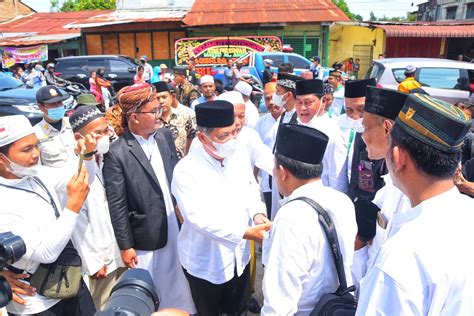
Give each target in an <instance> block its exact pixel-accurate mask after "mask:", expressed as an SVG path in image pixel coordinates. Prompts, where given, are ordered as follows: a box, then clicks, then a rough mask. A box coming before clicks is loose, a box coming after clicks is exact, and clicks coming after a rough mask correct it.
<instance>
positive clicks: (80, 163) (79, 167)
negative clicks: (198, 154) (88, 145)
mask: <svg viewBox="0 0 474 316" xmlns="http://www.w3.org/2000/svg"><path fill="white" fill-rule="evenodd" d="M83 162H84V151H81V153H80V154H79V166H77V175H79V174H80V173H81V169H82V163H83Z"/></svg>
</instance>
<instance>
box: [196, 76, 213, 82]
mask: <svg viewBox="0 0 474 316" xmlns="http://www.w3.org/2000/svg"><path fill="white" fill-rule="evenodd" d="M205 83H212V84H214V77H213V76H210V75H205V76H202V77H201V80H199V84H205Z"/></svg>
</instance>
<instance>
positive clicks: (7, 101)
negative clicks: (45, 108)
mask: <svg viewBox="0 0 474 316" xmlns="http://www.w3.org/2000/svg"><path fill="white" fill-rule="evenodd" d="M38 89H39V88H28V87H27V86H26V85H25V84H24V83H23V82H22V81H20V80H18V79H16V78H13V77H12V76H10V75H8V74H5V73H3V72H0V116H7V115H17V114H21V115H24V116H26V117H27V118H28V119H29V120H30V122H31V124H36V123H38V122H39V121H41V119H42V118H43V113H42V112H41V111H40V109H39V108H38V105H37V104H36V91H38Z"/></svg>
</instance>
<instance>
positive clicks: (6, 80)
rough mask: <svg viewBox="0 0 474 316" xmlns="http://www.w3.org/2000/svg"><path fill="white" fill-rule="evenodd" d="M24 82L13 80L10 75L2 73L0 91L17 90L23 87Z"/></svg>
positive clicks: (0, 73)
mask: <svg viewBox="0 0 474 316" xmlns="http://www.w3.org/2000/svg"><path fill="white" fill-rule="evenodd" d="M22 85H23V82H21V81H20V80H18V79H16V78H13V77H12V76H10V75H7V74H5V73H3V72H0V91H5V90H10V89H15V88H18V87H21V86H22Z"/></svg>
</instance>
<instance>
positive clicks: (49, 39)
mask: <svg viewBox="0 0 474 316" xmlns="http://www.w3.org/2000/svg"><path fill="white" fill-rule="evenodd" d="M104 12H105V13H106V14H107V13H110V12H112V11H81V12H51V13H33V14H29V15H27V16H24V17H20V18H17V19H14V20H11V21H8V22H4V23H0V45H1V46H23V45H36V44H46V43H57V42H61V41H63V40H66V39H70V38H75V37H80V36H81V34H80V30H78V29H69V28H65V25H67V24H70V23H80V22H81V21H83V20H85V19H88V18H90V17H91V16H95V15H97V14H99V13H100V14H104ZM18 33H26V34H24V35H22V36H18Z"/></svg>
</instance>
